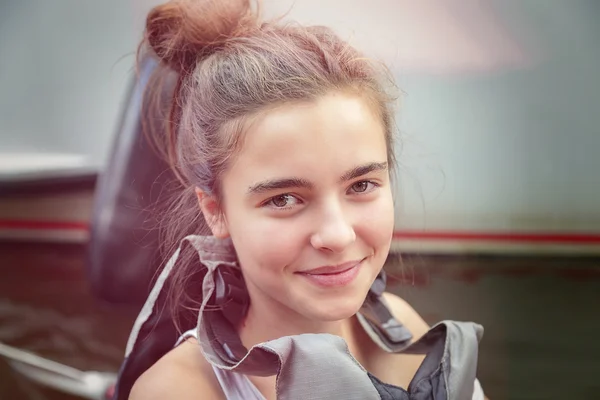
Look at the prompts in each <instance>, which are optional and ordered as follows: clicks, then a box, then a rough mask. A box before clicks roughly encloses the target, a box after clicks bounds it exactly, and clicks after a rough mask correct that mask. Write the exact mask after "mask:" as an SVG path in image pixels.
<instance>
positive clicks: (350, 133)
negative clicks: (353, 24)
mask: <svg viewBox="0 0 600 400" xmlns="http://www.w3.org/2000/svg"><path fill="white" fill-rule="evenodd" d="M386 158H387V146H386V141H385V134H384V128H383V124H382V121H381V118H380V117H378V115H377V113H376V112H374V110H372V108H371V107H370V106H369V103H368V102H366V101H364V100H363V99H361V98H360V97H358V96H352V95H347V94H329V95H326V96H323V97H321V98H319V99H317V100H316V101H312V102H305V103H294V104H286V105H283V106H280V107H277V108H275V109H272V110H270V111H268V112H266V113H264V114H263V115H261V116H260V117H259V118H258V119H256V120H255V121H254V122H253V123H252V124H251V125H250V126H249V127H248V129H247V131H246V132H245V133H244V141H243V145H242V147H241V149H239V152H238V154H237V155H236V157H235V161H234V163H233V165H232V166H231V168H230V170H229V171H228V173H226V176H227V175H232V176H236V177H238V178H241V179H244V180H250V181H252V180H258V179H264V178H272V177H275V176H289V175H293V176H306V175H310V174H321V175H322V174H325V173H326V172H328V171H331V172H333V173H338V172H344V171H346V170H348V169H350V168H353V167H355V166H356V165H359V164H364V163H370V162H385V161H387V159H386Z"/></svg>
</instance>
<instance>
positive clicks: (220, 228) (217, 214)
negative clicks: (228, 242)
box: [195, 188, 229, 239]
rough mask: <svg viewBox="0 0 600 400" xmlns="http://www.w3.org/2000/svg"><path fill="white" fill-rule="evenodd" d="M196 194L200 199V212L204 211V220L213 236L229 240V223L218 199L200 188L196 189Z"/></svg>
mask: <svg viewBox="0 0 600 400" xmlns="http://www.w3.org/2000/svg"><path fill="white" fill-rule="evenodd" d="M195 192H196V197H197V198H198V204H199V205H200V211H202V215H203V216H204V220H205V221H206V223H207V225H208V227H209V228H210V230H211V232H212V234H213V236H214V237H216V238H219V239H225V238H228V237H229V230H228V229H227V221H226V220H225V216H224V215H223V213H222V211H221V209H220V208H219V203H218V202H217V199H216V198H215V197H214V196H212V195H210V194H208V193H206V192H204V191H203V190H202V189H200V188H196V189H195Z"/></svg>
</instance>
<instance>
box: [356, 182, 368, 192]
mask: <svg viewBox="0 0 600 400" xmlns="http://www.w3.org/2000/svg"><path fill="white" fill-rule="evenodd" d="M368 188H369V182H367V181H361V182H356V183H355V184H354V185H352V190H353V191H355V192H356V193H362V192H365V191H366V190H367V189H368Z"/></svg>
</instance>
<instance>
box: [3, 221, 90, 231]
mask: <svg viewBox="0 0 600 400" xmlns="http://www.w3.org/2000/svg"><path fill="white" fill-rule="evenodd" d="M0 229H35V230H75V231H87V230H88V229H89V224H88V223H87V222H81V221H72V222H69V221H27V220H10V219H4V220H0Z"/></svg>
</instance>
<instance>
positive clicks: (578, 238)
mask: <svg viewBox="0 0 600 400" xmlns="http://www.w3.org/2000/svg"><path fill="white" fill-rule="evenodd" d="M394 239H397V240H402V239H411V240H454V241H499V242H528V243H574V244H600V234H581V233H537V232H528V233H514V232H513V233H511V232H506V233H497V232H461V231H437V232H435V231H433V232H432V231H429V232H411V231H396V232H394Z"/></svg>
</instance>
